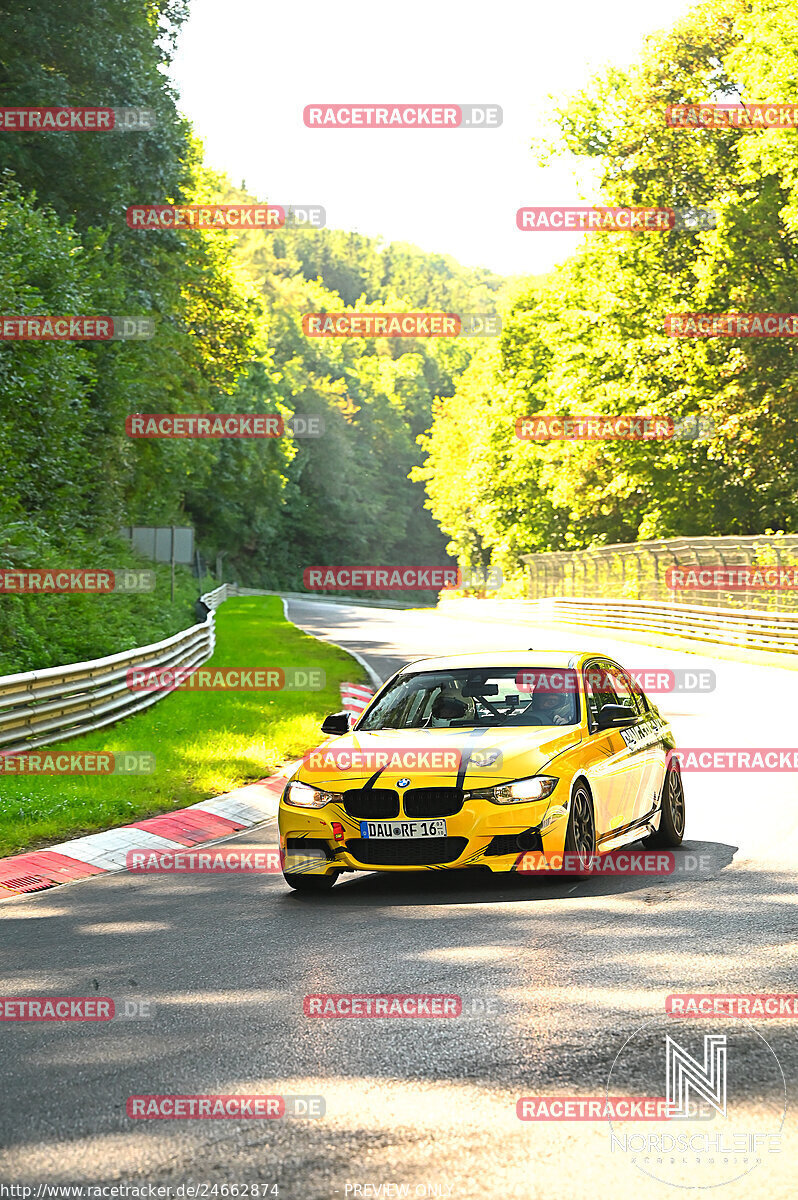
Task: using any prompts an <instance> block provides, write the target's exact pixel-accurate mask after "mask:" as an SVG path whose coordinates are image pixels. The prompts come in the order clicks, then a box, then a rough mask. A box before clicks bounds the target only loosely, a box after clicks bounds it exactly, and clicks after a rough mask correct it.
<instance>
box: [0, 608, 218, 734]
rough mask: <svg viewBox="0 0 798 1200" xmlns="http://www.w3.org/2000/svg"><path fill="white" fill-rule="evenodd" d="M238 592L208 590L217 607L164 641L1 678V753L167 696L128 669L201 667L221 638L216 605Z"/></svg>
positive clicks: (84, 728) (107, 721)
mask: <svg viewBox="0 0 798 1200" xmlns="http://www.w3.org/2000/svg"><path fill="white" fill-rule="evenodd" d="M235 594H236V593H235V590H234V588H231V587H230V586H229V585H228V584H222V586H221V587H218V588H215V589H214V590H213V591H212V592H206V593H205V595H204V596H203V597H202V599H203V600H204V601H205V603H206V604H207V606H208V608H209V609H210V610H211V611H210V612H209V613H208V616H207V618H206V619H205V621H203V622H201V623H200V624H198V625H192V626H191V627H190V628H189V629H183V630H181V632H180V633H175V634H173V636H172V637H169V638H165V639H164V641H162V642H154V643H153V644H152V645H150V646H139V647H137V648H135V649H133V650H125V651H123V652H122V653H121V654H111V655H109V656H108V657H107V658H97V659H94V660H93V661H92V662H84V663H70V665H69V666H66V667H45V668H44V669H43V670H41V671H25V672H23V673H21V674H18V675H4V676H2V677H0V753H6V754H14V753H19V752H20V751H23V750H33V749H36V747H38V746H49V745H51V744H52V743H53V742H62V741H65V740H66V739H67V738H73V737H78V736H79V735H80V734H82V733H89V732H90V731H91V730H93V729H102V727H103V726H105V725H112V724H113V723H114V722H115V721H120V720H122V718H123V717H129V716H131V714H132V713H135V712H140V711H141V709H143V708H149V706H150V705H151V704H155V703H156V702H157V701H158V700H162V699H163V698H164V697H165V696H167V695H169V693H168V692H167V691H157V692H135V691H131V690H130V689H129V688H128V686H127V673H128V671H129V670H130V669H131V667H146V668H147V669H148V670H153V669H164V670H166V669H169V670H172V669H180V670H182V671H193V670H194V669H195V668H196V667H199V666H201V665H202V663H204V662H206V661H207V660H208V659H209V658H210V656H211V655H212V654H213V648H214V645H215V643H216V628H215V617H214V613H215V610H216V609H217V608H218V607H219V605H220V604H222V603H223V602H224V601H225V600H226V599H227V598H228V597H229V596H231V595H235Z"/></svg>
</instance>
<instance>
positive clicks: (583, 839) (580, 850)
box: [565, 783, 596, 879]
mask: <svg viewBox="0 0 798 1200" xmlns="http://www.w3.org/2000/svg"><path fill="white" fill-rule="evenodd" d="M565 853H566V854H576V855H578V856H579V858H580V859H589V858H592V857H593V855H595V853H596V818H595V815H594V813H593V800H592V797H591V795H590V792H589V791H588V789H587V787H586V786H585V784H584V783H578V784H577V785H576V787H575V788H574V793H573V795H572V796H571V807H570V809H569V811H568V826H567V828H566V830H565ZM569 874H572V875H573V876H574V877H575V878H576V879H581V878H583V877H584V876H585V875H589V874H590V872H589V871H588V870H585V871H580V870H578V869H577V870H576V871H573V872H569Z"/></svg>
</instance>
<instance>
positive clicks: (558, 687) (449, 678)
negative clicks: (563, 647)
mask: <svg viewBox="0 0 798 1200" xmlns="http://www.w3.org/2000/svg"><path fill="white" fill-rule="evenodd" d="M578 723H579V699H578V684H577V675H576V671H574V670H572V669H570V668H561V669H560V668H557V669H552V668H551V667H479V668H476V667H465V668H460V669H456V670H449V671H419V672H417V673H415V674H404V675H400V676H399V678H398V679H396V680H395V681H394V682H393V683H392V684H391V686H390V687H389V688H388V690H387V691H386V692H385V693H384V694H383V695H382V696H380V698H379V700H378V701H377V702H376V703H375V704H374V705H373V706H372V707H371V708H370V709H369V711H368V712H367V713H366V714H365V715H364V716H363V717H362V718H361V720H360V722H359V723H358V726H357V728H358V729H359V730H375V729H466V728H470V727H474V726H476V727H479V728H483V727H484V728H493V727H495V726H498V725H507V726H513V725H522V726H536V725H576V724H578Z"/></svg>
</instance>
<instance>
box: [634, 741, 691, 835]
mask: <svg viewBox="0 0 798 1200" xmlns="http://www.w3.org/2000/svg"><path fill="white" fill-rule="evenodd" d="M683 836H684V787H683V785H682V776H681V772H680V771H679V767H678V766H677V764H676V763H675V762H674V761H673V760H671V762H670V763H669V764H668V769H667V771H666V772H665V782H664V783H663V785H662V814H661V816H660V819H659V829H658V830H657V831H656V833H650V834H649V835H648V837H646V838H643V845H644V846H650V847H651V848H652V849H653V850H661V849H663V848H664V847H666V846H681V844H682V837H683Z"/></svg>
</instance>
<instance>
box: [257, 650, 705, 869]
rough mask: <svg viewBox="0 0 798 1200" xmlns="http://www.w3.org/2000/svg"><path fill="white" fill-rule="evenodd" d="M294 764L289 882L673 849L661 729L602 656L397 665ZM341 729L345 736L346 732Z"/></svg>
mask: <svg viewBox="0 0 798 1200" xmlns="http://www.w3.org/2000/svg"><path fill="white" fill-rule="evenodd" d="M352 721H353V718H351V717H350V715H349V714H348V713H333V714H332V715H331V716H329V717H327V718H326V720H325V721H324V724H323V725H322V732H323V733H326V734H330V735H333V736H332V737H330V738H329V739H328V740H327V741H326V742H324V743H323V744H322V745H320V746H318V747H317V748H316V749H315V750H313V751H311V752H310V753H308V754H306V755H305V756H304V758H303V759H302V761H301V763H300V764H299V766H298V767H297V769H296V771H295V772H294V774H293V775H292V777H291V779H290V780H289V781H288V783H287V785H286V787H285V790H284V792H283V794H282V797H281V799H280V808H279V829H280V855H281V862H282V868H283V874H284V876H285V879H286V882H287V883H288V884H290V886H291V887H292V888H295V889H297V890H298V891H313V892H319V891H325V890H327V889H328V888H330V887H332V885H333V884H334V883H335V881H336V879H337V878H338V876H339V875H340V874H341V873H342V872H346V871H418V870H431V871H440V870H456V869H458V868H463V867H483V868H488V869H489V870H491V871H525V870H527V869H530V868H529V866H528V864H529V863H532V864H534V867H535V869H537V868H538V867H542V868H543V869H546V868H547V867H548V865H549V864H557V863H559V864H560V866H559V869H562V863H563V862H568V861H570V862H571V863H575V864H576V867H577V868H578V869H577V870H575V872H574V873H576V874H580V873H582V869H583V868H584V869H588V868H589V865H590V864H591V863H593V862H595V861H596V857H597V856H602V855H604V854H605V852H607V851H610V850H616V849H617V848H618V847H620V846H625V845H628V844H630V843H632V842H636V841H639V840H641V839H642V841H643V843H644V845H645V846H646V847H653V848H661V847H675V846H678V845H679V843H680V842H681V840H682V835H683V832H684V820H685V806H684V791H683V788H682V781H681V776H680V772H679V764H678V761H677V757H676V756H675V755H674V754H673V750H674V746H675V743H674V739H673V735H672V733H671V729H670V726H669V725H668V723H667V722H666V721H665V720H664V719H663V718H662V716H661V715H660V713H659V711H658V710H657V708H656V706H655V705H654V704H652V703H651V701H650V700H649V699H648V698H647V697H646V695H645V694H644V692H643V691H642V690H641V689H640V687H639V686H638V685H637V683H636V682H635V680H634V679H633V678H632V677H631V675H630V674H629V673H628V672H627V671H625V670H624V669H623V667H621V666H619V665H618V663H616V662H614V661H613V660H612V659H610V658H607V657H606V656H604V655H600V654H595V653H591V654H569V653H554V652H549V653H545V654H539V653H532V652H526V653H522V654H506V653H500V654H484V653H483V654H467V655H458V656H457V657H448V658H430V659H424V660H422V661H421V662H414V663H412V664H411V665H409V666H407V667H404V668H402V670H400V671H398V672H397V673H396V674H395V675H394V676H392V678H391V679H389V680H388V682H387V683H385V684H384V685H383V686H382V688H381V689H380V690H379V691H378V692H377V694H376V695H375V696H374V699H373V700H372V701H371V703H370V704H369V706H368V708H366V710H365V711H364V712H363V713H362V714H361V716H360V717H359V718H358V719H357V720H355V721H354V724H352ZM350 726H351V727H350Z"/></svg>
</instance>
